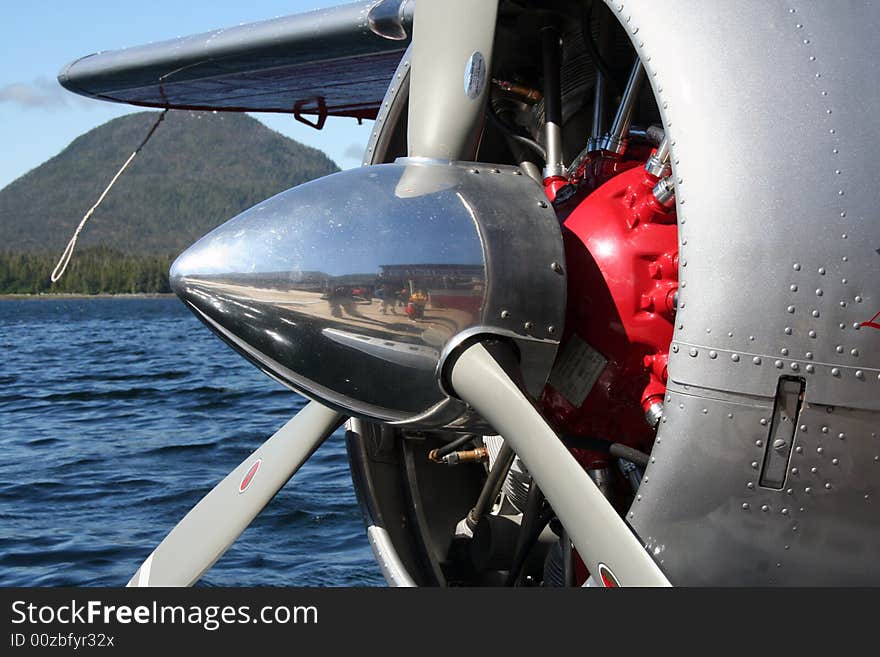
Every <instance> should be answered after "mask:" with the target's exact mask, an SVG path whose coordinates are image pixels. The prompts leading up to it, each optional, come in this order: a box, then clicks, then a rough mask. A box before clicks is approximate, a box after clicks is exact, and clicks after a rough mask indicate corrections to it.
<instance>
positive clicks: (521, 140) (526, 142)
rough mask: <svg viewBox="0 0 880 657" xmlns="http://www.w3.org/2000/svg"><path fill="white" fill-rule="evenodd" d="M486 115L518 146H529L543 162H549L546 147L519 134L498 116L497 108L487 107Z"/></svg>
mask: <svg viewBox="0 0 880 657" xmlns="http://www.w3.org/2000/svg"><path fill="white" fill-rule="evenodd" d="M486 114H487V116H488V117H489V120H490V121H491V122H492V123H493V124H495V127H497V128H499V129H500V130H501V131H502V132H504V133H505V135H506V136H507V137H508V138H509V139H512V140H513V141H515V142H517V143H518V144H522V145H523V146H528V147H529V148H530V149H531V150H532V151H534V152H535V153H536V154H537V155H538V156H539V157H540V158H541V160H542V161H544V162H546V161H547V151H546V150H544V147H543V146H541V144H539V143H538V142H536V141H535V140H534V139H530V138H528V137H526V136H524V135H521V134H519V132H518V131H517V130H516V129H515V128H514V127H513V126H512V125H509V124H508V123H507V121H505V120H504V119H502V118H501V117H500V116H498V113H497V112H496V111H495V108H494V107H492V105H491V103H490V104H489V105H488V106H487V107H486Z"/></svg>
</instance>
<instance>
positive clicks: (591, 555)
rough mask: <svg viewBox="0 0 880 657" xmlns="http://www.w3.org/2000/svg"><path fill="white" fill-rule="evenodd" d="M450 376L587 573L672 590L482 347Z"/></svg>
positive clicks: (626, 583)
mask: <svg viewBox="0 0 880 657" xmlns="http://www.w3.org/2000/svg"><path fill="white" fill-rule="evenodd" d="M504 355H505V354H504V353H503V352H502V353H500V354H499V356H501V357H504ZM450 377H451V382H452V386H453V388H454V389H455V392H456V393H457V394H458V395H459V396H460V397H461V398H462V399H463V400H465V401H466V402H467V403H469V404H471V405H472V406H473V407H474V409H475V410H476V411H477V412H478V413H480V414H481V415H482V416H483V417H484V418H485V419H486V420H487V421H488V422H489V423H490V424H491V425H492V426H493V427H494V428H495V430H496V431H498V432H499V433H500V434H501V435H502V436H504V439H505V444H507V443H509V444H510V445H511V447H512V448H513V449H514V450H515V451H516V453H517V454H518V455H519V457H520V458H521V459H522V460H523V462H524V463H525V465H526V467H527V468H528V470H529V473H530V474H531V475H532V477H534V479H535V481H536V482H537V484H538V485H539V486H540V487H541V490H542V491H543V493H544V494H545V495H546V496H547V499H548V500H549V502H550V504H551V505H552V507H553V509H554V511H555V512H556V515H557V517H558V518H559V520H560V521H561V522H562V524H563V525H564V526H565V528H566V529H567V530H568V532H569V533H570V534H571V540H572V542H573V543H574V545H575V547H576V548H577V550H578V553H579V554H580V555H581V557H582V558H583V560H584V563H585V564H586V565H587V568H588V569H589V570H590V572H592V573H598V572H599V565H600V564H603V565H604V566H605V567H606V568H608V569H610V570H611V572H613V573H614V575H615V577H616V578H617V580H618V581H619V582H620V584H621V585H623V586H669V580H668V579H667V578H666V576H665V575H664V574H663V571H661V570H660V568H659V567H658V565H657V564H656V563H654V561H653V559H652V558H651V556H650V555H649V554H648V553H647V552H646V551H645V549H644V548H643V547H642V544H641V542H640V541H639V539H638V538H637V537H636V536H635V534H633V533H632V531H631V530H630V528H629V527H628V526H627V524H626V523H625V522H624V520H623V518H621V517H620V516H619V515H618V513H617V511H615V510H614V507H612V506H611V504H610V502H608V500H607V499H605V497H604V496H603V495H602V493H601V492H599V489H598V488H596V485H595V484H594V483H593V481H592V479H590V477H589V475H588V474H587V473H586V472H585V471H584V470H583V468H582V467H581V466H580V464H578V462H577V461H576V460H575V458H574V457H573V456H572V455H571V453H570V452H569V451H568V449H566V447H565V446H564V445H563V444H562V442H561V441H560V440H559V437H558V436H557V435H556V434H555V433H554V432H553V429H551V428H550V426H549V425H548V424H547V422H546V420H544V418H543V417H541V415H540V413H538V411H537V410H535V408H534V407H533V406H532V404H531V402H529V400H528V399H527V398H526V397H525V395H524V394H523V393H522V392H521V391H520V389H519V388H518V387H517V385H516V384H515V383H514V382H513V381H512V380H511V378H510V377H509V376H508V375H507V373H506V372H505V370H504V369H503V368H502V367H501V365H499V363H498V361H497V360H496V359H495V358H494V357H493V356H492V355H491V354H490V353H489V351H488V350H487V349H486V347H485V346H484V345H483V343H476V344H474V345H472V346H470V347H468V348H467V349H465V350H464V351H463V352H462V353H461V354H460V355H459V357H458V359H457V360H456V361H455V363H454V365H453V366H452V370H451V373H450Z"/></svg>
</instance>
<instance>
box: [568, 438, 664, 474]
mask: <svg viewBox="0 0 880 657" xmlns="http://www.w3.org/2000/svg"><path fill="white" fill-rule="evenodd" d="M560 438H561V439H562V442H563V444H564V445H565V446H566V447H569V448H574V449H589V450H592V451H594V452H603V453H606V454H610V455H611V456H614V457H615V458H620V459H626V460H627V461H632V462H633V463H635V464H636V465H638V466H641V467H643V468H645V467H647V466H648V461H649V460H650V457H649V456H648V455H647V454H645V453H644V452H642V451H640V450H638V449H635V448H633V447H629V446H627V445H624V444H623V443H609V442H608V441H607V440H601V439H599V438H590V437H589V436H560Z"/></svg>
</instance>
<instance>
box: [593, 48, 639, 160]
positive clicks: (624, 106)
mask: <svg viewBox="0 0 880 657" xmlns="http://www.w3.org/2000/svg"><path fill="white" fill-rule="evenodd" d="M644 79H645V67H644V66H642V62H641V60H640V59H636V61H635V63H634V64H633V67H632V70H631V71H630V73H629V80H627V82H626V88H625V89H624V90H623V96H622V97H621V99H620V106H619V107H618V108H617V114H615V115H614V122H613V123H612V124H611V129H610V130H609V131H608V135H607V136H606V137H605V140H604V144H603V146H604V150H606V151H611V152H612V153H623V152H624V151H625V150H626V141H627V137H628V135H629V127H630V125H632V119H633V112H634V111H635V107H636V100H638V97H639V90H640V89H641V86H642V80H644Z"/></svg>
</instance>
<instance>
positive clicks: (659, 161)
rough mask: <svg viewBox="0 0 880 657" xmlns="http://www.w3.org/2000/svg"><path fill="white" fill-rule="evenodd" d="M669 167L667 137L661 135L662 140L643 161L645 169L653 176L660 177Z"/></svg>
mask: <svg viewBox="0 0 880 657" xmlns="http://www.w3.org/2000/svg"><path fill="white" fill-rule="evenodd" d="M668 168H669V138H668V137H663V141H661V142H660V144H659V145H658V146H657V150H655V151H654V152H653V153H651V156H650V157H649V158H648V161H647V162H645V171H647V172H648V173H649V174H651V175H652V176H654V177H655V178H662V177H663V174H664V173H666V172H667V170H668Z"/></svg>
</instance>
